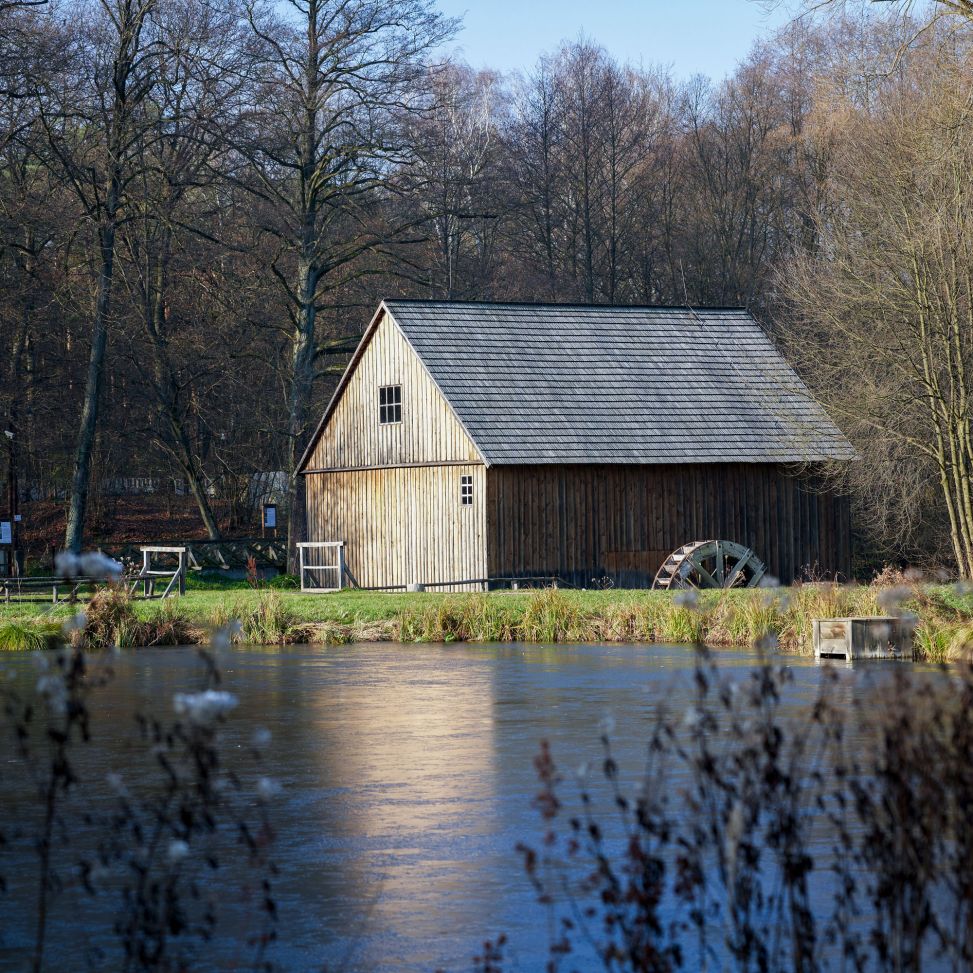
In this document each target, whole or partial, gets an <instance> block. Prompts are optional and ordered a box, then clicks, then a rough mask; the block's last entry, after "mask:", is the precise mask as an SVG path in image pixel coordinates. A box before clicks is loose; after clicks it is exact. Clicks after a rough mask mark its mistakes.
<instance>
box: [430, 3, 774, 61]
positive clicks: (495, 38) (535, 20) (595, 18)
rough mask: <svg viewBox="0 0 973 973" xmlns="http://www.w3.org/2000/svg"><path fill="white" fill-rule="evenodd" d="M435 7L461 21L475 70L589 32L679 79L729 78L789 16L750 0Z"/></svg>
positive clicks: (465, 52) (625, 57)
mask: <svg viewBox="0 0 973 973" xmlns="http://www.w3.org/2000/svg"><path fill="white" fill-rule="evenodd" d="M437 6H438V7H439V9H440V10H442V11H443V13H446V14H448V15H450V16H463V23H464V27H463V30H462V31H461V32H460V33H459V35H458V37H457V39H456V41H455V42H454V44H453V45H452V47H453V48H455V49H456V50H457V51H458V52H459V53H460V54H461V55H462V56H463V57H464V58H465V59H466V60H467V61H469V63H470V64H471V65H472V66H473V67H475V68H480V67H493V68H496V69H498V70H500V71H515V70H518V69H524V68H529V67H531V66H532V65H533V64H534V62H535V61H536V60H537V58H538V56H539V55H540V54H543V53H549V52H551V51H553V50H555V49H556V48H557V47H558V45H559V44H560V42H561V41H562V40H573V39H575V38H577V37H578V35H579V34H580V33H582V32H583V33H584V34H585V35H587V36H588V37H590V38H591V39H592V40H595V41H597V42H598V43H599V44H601V45H602V47H604V48H606V49H607V50H608V51H610V52H611V53H612V54H613V55H614V56H615V57H617V58H618V59H619V60H621V61H631V62H634V63H638V62H639V61H642V62H644V63H645V64H664V65H669V66H671V67H672V69H673V73H674V74H675V75H676V77H679V78H688V77H691V76H692V75H694V74H706V75H708V76H710V77H712V78H721V77H723V76H724V75H725V74H727V73H728V72H730V71H731V70H732V69H733V67H734V65H735V64H736V63H737V62H738V61H739V60H740V59H741V58H743V57H744V56H745V55H746V53H747V51H748V50H749V49H750V46H751V44H752V43H753V41H754V40H756V39H757V38H758V37H760V36H761V35H763V34H766V33H768V32H769V31H770V30H772V29H773V28H774V27H776V26H778V25H780V24H783V23H784V22H785V19H786V16H785V13H784V12H782V11H775V12H774V13H772V14H768V13H767V11H766V10H765V9H764V8H763V7H762V6H761V5H760V4H759V3H756V2H752V0H438V3H437ZM464 15H465V16H464Z"/></svg>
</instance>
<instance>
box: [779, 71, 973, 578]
mask: <svg viewBox="0 0 973 973" xmlns="http://www.w3.org/2000/svg"><path fill="white" fill-rule="evenodd" d="M968 70H969V62H968V61H964V62H962V63H959V64H958V63H956V62H955V61H953V60H951V59H950V60H945V61H939V62H937V61H934V60H933V57H932V55H931V54H929V55H927V56H925V57H923V58H921V59H916V61H915V63H914V64H913V66H912V71H913V72H914V73H913V74H912V76H911V77H909V78H907V79H905V83H903V84H901V85H899V86H898V87H897V89H896V90H895V91H893V92H890V93H888V94H886V96H885V97H884V98H883V100H882V102H881V103H879V104H877V105H876V104H873V105H871V106H869V107H868V108H866V109H858V110H855V109H854V108H852V107H851V106H848V105H847V104H846V105H844V106H842V105H840V104H833V105H829V106H828V108H827V110H828V111H829V112H830V113H839V114H843V117H844V121H843V135H844V137H843V138H842V139H841V140H840V142H839V144H838V147H837V149H836V159H835V167H834V172H833V174H832V176H831V186H830V195H831V198H832V200H833V204H832V205H831V206H830V207H829V208H828V210H827V211H826V212H824V213H820V214H819V215H818V217H817V220H818V226H817V230H818V233H819V235H820V239H821V244H820V246H819V248H818V250H817V252H815V253H804V254H801V255H800V256H799V257H798V258H797V259H796V260H795V261H794V264H793V265H792V267H791V268H790V270H789V271H788V273H787V276H786V279H785V282H784V283H785V287H786V289H787V291H788V292H789V294H790V296H791V297H792V299H793V301H794V304H795V309H796V311H797V312H798V320H799V322H800V325H801V326H800V327H799V328H798V330H797V333H796V336H795V339H794V340H793V341H792V349H793V351H794V353H795V354H800V355H801V357H802V358H803V363H804V365H805V368H806V372H807V375H808V377H809V379H810V380H811V381H812V382H813V383H814V385H815V386H816V388H817V389H818V390H819V392H820V394H821V395H822V396H823V397H824V398H825V399H826V401H827V402H828V404H829V405H830V406H831V408H832V410H833V411H834V413H835V414H836V415H838V416H840V417H841V418H842V419H843V420H844V424H845V427H846V429H847V430H848V431H849V433H850V434H851V436H852V438H853V440H854V441H856V442H857V443H859V444H860V448H861V449H862V451H863V453H864V454H865V455H866V457H867V458H868V460H869V461H870V462H866V463H863V464H861V465H860V466H858V467H857V469H856V471H855V474H854V475H855V476H856V477H857V479H858V487H859V492H862V493H864V494H865V495H866V496H871V498H872V501H873V503H872V506H873V507H874V506H875V505H878V504H881V503H883V502H884V501H886V500H888V499H890V498H889V497H888V481H889V480H891V482H893V483H895V482H897V481H899V482H901V483H914V484H916V486H915V487H914V488H913V489H911V490H910V491H909V492H908V494H904V492H903V491H895V492H898V493H899V496H898V498H897V501H896V502H898V503H905V502H906V500H907V499H912V500H913V501H915V502H916V503H920V502H923V501H924V500H927V499H928V493H927V492H925V491H923V490H922V488H921V484H922V481H923V479H924V478H925V477H926V476H930V475H931V477H932V478H933V482H934V483H935V484H936V485H937V487H938V494H939V499H938V502H939V504H940V505H941V509H942V510H943V511H944V513H945V517H944V519H945V520H946V521H947V523H948V527H949V545H950V549H951V552H952V556H953V559H954V561H955V563H956V566H957V569H958V570H959V572H960V573H961V574H962V575H963V576H965V577H971V576H973V438H971V416H973V398H971V396H973V269H971V268H973V184H971V181H970V175H969V174H970V171H971V167H973V119H971V117H970V113H969V108H968V103H967V99H966V98H965V96H964V92H963V86H962V84H961V83H960V79H961V77H962V76H964V75H965V74H966V72H968ZM917 78H921V80H922V82H923V84H922V86H921V87H919V88H917V87H916V86H915V85H914V84H912V83H911V82H914V81H915V80H917ZM944 92H950V93H951V95H950V96H945V95H944ZM890 447H891V448H890ZM883 451H884V452H885V453H886V456H887V457H889V456H891V457H892V458H893V459H894V460H895V461H896V462H895V463H891V464H890V463H889V462H888V461H887V460H886V461H884V462H883V461H882V457H881V453H882V452H883ZM908 517H911V518H913V519H914V520H916V519H917V520H919V521H920V522H922V523H925V524H926V525H929V524H930V523H931V522H932V521H933V520H934V517H933V516H932V512H931V511H929V510H918V511H917V510H915V509H913V510H910V511H908V512H907V518H908ZM902 522H903V521H902V520H901V519H900V520H899V521H898V523H899V524H900V525H901V524H902Z"/></svg>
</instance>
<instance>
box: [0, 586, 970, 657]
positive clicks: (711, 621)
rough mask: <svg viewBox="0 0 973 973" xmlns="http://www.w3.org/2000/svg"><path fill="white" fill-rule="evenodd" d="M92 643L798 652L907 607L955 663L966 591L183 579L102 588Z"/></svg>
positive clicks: (92, 612)
mask: <svg viewBox="0 0 973 973" xmlns="http://www.w3.org/2000/svg"><path fill="white" fill-rule="evenodd" d="M86 612H87V615H88V625H87V627H86V631H85V635H84V638H85V639H86V640H87V641H88V642H89V644H91V645H93V646H111V645H118V646H121V647H139V646H146V645H180V644H186V643H197V642H205V641H207V640H208V639H209V638H210V637H211V636H212V633H213V631H214V630H217V629H221V628H225V627H226V626H228V625H229V624H230V623H231V622H233V621H234V620H235V621H237V622H239V625H237V626H235V628H234V634H233V638H234V639H235V640H236V641H239V642H242V643H248V644H255V645H256V644H283V643H297V642H312V643H323V644H337V643H347V642H364V641H383V640H397V641H403V642H467V641H469V642H492V641H522V642H668V643H673V642H675V643H692V642H698V641H701V642H706V643H708V644H710V645H751V644H753V643H755V642H760V641H762V640H766V639H768V638H776V639H777V640H778V642H779V645H780V647H781V648H782V649H784V650H785V651H790V652H798V653H804V654H807V653H810V651H811V644H810V633H811V619H812V618H815V617H822V618H827V617H840V616H847V615H880V614H888V613H890V612H896V613H897V612H909V613H911V614H914V615H915V616H916V624H917V631H916V643H917V646H918V648H919V652H920V655H921V656H922V657H923V658H925V659H929V660H932V661H946V660H950V659H957V658H965V657H969V656H970V655H971V650H973V596H971V595H970V594H968V593H965V592H964V591H962V590H961V589H959V588H956V587H952V586H945V585H936V586H920V585H918V584H914V585H910V586H901V585H900V586H897V587H891V588H890V587H877V586H833V585H807V586H800V587H795V588H790V589H780V590H773V591H768V590H757V591H731V592H716V591H712V592H701V593H700V594H699V597H698V601H696V602H695V603H692V599H687V598H686V597H685V596H683V597H680V595H678V594H676V595H671V594H669V593H667V592H655V591H622V590H610V591H569V590H556V589H543V590H536V591H519V592H491V593H489V594H450V595H444V594H433V593H422V594H404V593H403V594H384V593H376V592H359V591H345V592H341V593H336V594H329V595H302V594H300V593H299V592H297V591H287V590H267V589H263V590H256V591H254V590H252V589H250V588H247V587H246V586H245V585H215V586H211V587H205V586H201V585H199V584H194V585H192V586H191V587H190V589H189V591H188V592H187V594H186V596H185V597H183V598H179V599H169V600H167V601H131V600H129V599H127V598H126V597H124V595H122V594H121V593H119V592H113V591H108V590H106V591H104V592H102V593H101V594H99V596H98V597H97V598H96V600H95V601H94V602H93V604H92V605H91V606H89V607H88V608H87V609H86ZM71 614H72V609H71V608H70V607H69V606H67V605H62V606H58V607H57V608H53V609H52V608H51V606H49V605H43V604H24V603H20V604H11V605H5V606H0V649H24V648H28V649H34V648H38V647H40V646H42V645H43V644H45V641H46V640H47V639H48V638H49V637H50V636H52V635H54V634H56V633H57V631H58V630H59V627H60V625H61V624H62V623H63V622H64V621H65V620H66V619H67V618H69V617H70V615H71Z"/></svg>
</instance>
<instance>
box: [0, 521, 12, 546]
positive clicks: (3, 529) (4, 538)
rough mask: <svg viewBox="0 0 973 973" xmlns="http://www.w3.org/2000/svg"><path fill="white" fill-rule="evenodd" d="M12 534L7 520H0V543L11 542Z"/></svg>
mask: <svg viewBox="0 0 973 973" xmlns="http://www.w3.org/2000/svg"><path fill="white" fill-rule="evenodd" d="M12 543H13V534H12V532H11V530H10V521H9V520H0V544H12Z"/></svg>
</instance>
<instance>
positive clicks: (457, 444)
mask: <svg viewBox="0 0 973 973" xmlns="http://www.w3.org/2000/svg"><path fill="white" fill-rule="evenodd" d="M383 385H401V386H402V421H401V422H398V423H389V424H387V425H381V424H380V423H379V411H378V404H379V403H378V395H379V392H378V390H379V388H380V387H381V386H383ZM481 461H482V460H481V457H480V454H479V452H478V451H477V449H476V447H475V446H474V445H473V443H472V441H471V440H470V438H469V436H467V434H466V430H465V429H463V427H462V425H461V424H460V422H459V420H458V419H457V418H456V416H455V414H454V413H453V410H452V409H451V408H450V407H449V405H448V404H447V402H446V400H445V399H444V398H443V395H442V393H441V392H440V391H439V389H438V388H437V387H436V385H435V383H434V382H433V381H432V379H431V378H430V377H429V374H428V372H427V371H426V369H425V367H424V366H423V364H422V362H421V361H420V360H419V358H418V357H417V356H416V354H415V353H414V352H413V351H412V349H411V348H410V347H409V344H408V342H407V341H406V340H405V338H404V337H403V336H402V332H401V331H399V329H398V327H397V326H396V324H395V322H394V321H393V320H392V319H391V318H390V317H389V316H388V315H387V314H386V315H385V317H384V318H383V319H382V320H381V321H380V322H379V324H378V326H377V328H376V330H375V332H374V334H373V335H372V338H371V340H370V341H369V343H368V345H367V347H366V348H365V350H364V352H363V353H362V356H361V359H360V360H359V362H358V365H357V367H356V368H355V370H354V372H353V373H352V375H351V377H350V379H349V381H348V384H347V386H346V387H345V390H344V392H343V393H342V395H341V397H340V399H339V400H338V403H337V405H336V406H335V409H334V411H333V412H332V414H331V416H330V418H329V420H328V424H327V426H326V427H325V429H324V431H323V433H322V435H321V439H320V440H319V441H318V443H317V445H316V446H315V448H314V451H313V452H312V454H311V457H310V460H309V462H308V465H307V468H308V470H322V469H348V468H357V467H376V466H401V465H407V464H411V463H447V462H467V463H479V462H481Z"/></svg>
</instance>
